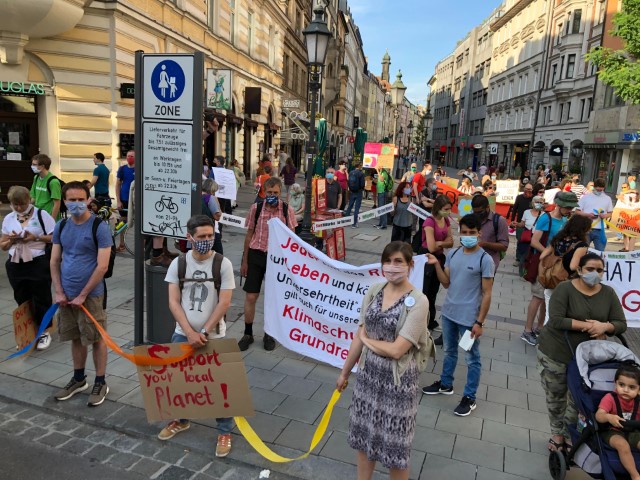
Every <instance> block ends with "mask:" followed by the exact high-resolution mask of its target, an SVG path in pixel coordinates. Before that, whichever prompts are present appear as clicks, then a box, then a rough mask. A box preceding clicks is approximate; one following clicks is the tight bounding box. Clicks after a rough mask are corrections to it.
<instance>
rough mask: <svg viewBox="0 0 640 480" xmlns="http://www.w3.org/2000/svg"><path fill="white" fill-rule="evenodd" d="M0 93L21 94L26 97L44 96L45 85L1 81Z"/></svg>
mask: <svg viewBox="0 0 640 480" xmlns="http://www.w3.org/2000/svg"><path fill="white" fill-rule="evenodd" d="M0 93H20V94H24V95H44V94H45V91H44V85H42V84H41V83H28V84H26V85H25V83H24V82H4V81H2V80H0Z"/></svg>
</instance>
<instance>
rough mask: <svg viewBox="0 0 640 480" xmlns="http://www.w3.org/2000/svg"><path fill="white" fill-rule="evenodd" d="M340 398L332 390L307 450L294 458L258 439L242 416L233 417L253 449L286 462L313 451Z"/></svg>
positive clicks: (272, 459) (270, 457)
mask: <svg viewBox="0 0 640 480" xmlns="http://www.w3.org/2000/svg"><path fill="white" fill-rule="evenodd" d="M339 399H340V392H339V391H338V390H334V392H333V395H332V396H331V400H329V404H328V405H327V409H326V410H325V411H324V414H323V415H322V420H320V424H319V425H318V428H316V431H315V432H314V434H313V438H312V439H311V445H310V446H309V450H308V451H307V452H306V453H303V454H302V455H300V456H299V457H296V458H286V457H282V456H280V455H278V454H277V453H275V452H274V451H273V450H271V449H270V448H269V447H267V446H266V445H265V444H264V442H263V441H262V440H261V439H260V437H259V436H258V434H257V433H256V432H255V431H254V430H253V428H251V425H249V422H247V419H246V418H244V417H235V418H234V420H235V421H236V426H237V427H238V430H240V433H241V434H242V435H243V436H244V438H245V439H246V440H247V442H249V445H251V446H252V447H253V449H254V450H255V451H256V452H258V453H259V454H260V455H262V456H263V457H264V458H266V459H267V460H270V461H272V462H274V463H287V462H293V461H295V460H302V459H303V458H307V457H308V456H309V454H310V453H311V452H312V451H313V449H314V448H316V447H317V446H318V444H319V443H320V440H322V437H324V434H325V433H326V432H327V427H328V426H329V420H331V414H332V413H333V407H334V406H335V405H336V403H337V402H338V400H339Z"/></svg>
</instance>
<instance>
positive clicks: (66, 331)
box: [51, 181, 113, 407]
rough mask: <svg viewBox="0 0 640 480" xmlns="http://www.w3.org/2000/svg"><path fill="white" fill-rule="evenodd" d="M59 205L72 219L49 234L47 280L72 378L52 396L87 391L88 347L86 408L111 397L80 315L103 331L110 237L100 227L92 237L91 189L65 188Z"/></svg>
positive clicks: (98, 348)
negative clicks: (67, 344)
mask: <svg viewBox="0 0 640 480" xmlns="http://www.w3.org/2000/svg"><path fill="white" fill-rule="evenodd" d="M62 200H63V201H64V202H65V205H66V206H67V211H68V213H69V216H70V218H68V219H66V220H63V221H62V222H59V223H58V224H57V225H56V228H55V230H54V231H53V249H52V251H51V279H52V282H53V286H54V289H55V293H56V296H55V302H56V303H57V304H58V305H60V309H59V318H58V333H59V334H60V340H61V341H71V356H72V358H73V377H72V378H71V380H70V381H69V383H67V384H66V385H65V387H64V388H63V389H61V390H60V391H59V392H58V393H56V394H55V399H56V400H59V401H62V400H68V399H69V398H71V397H73V396H74V395H75V394H76V393H79V392H82V391H84V390H86V389H87V388H89V385H88V384H87V377H86V375H85V373H84V367H85V363H86V360H87V354H88V349H87V347H88V346H89V345H91V346H92V353H93V364H94V368H95V370H96V378H95V382H94V385H93V388H92V389H91V394H90V395H89V401H88V405H89V406H92V407H95V406H98V405H100V404H101V403H102V402H104V399H105V398H106V396H107V393H109V387H107V384H106V382H105V378H104V377H105V372H106V368H107V346H106V344H105V342H104V340H103V339H102V337H101V336H100V333H99V332H98V329H97V328H96V327H95V325H94V324H93V322H92V321H91V320H90V319H89V318H87V316H86V315H85V313H84V312H83V311H82V310H81V309H80V306H81V305H84V306H85V308H86V309H87V310H88V311H89V313H90V314H91V316H93V318H94V319H95V320H96V321H97V322H98V323H99V324H100V325H101V326H102V327H103V328H104V329H106V328H107V315H106V312H105V311H104V308H103V306H102V301H103V297H104V283H103V279H104V275H105V273H106V272H107V269H108V267H109V257H110V254H111V245H112V244H113V240H112V239H111V232H110V230H109V226H108V225H107V224H106V223H104V222H102V221H100V222H99V223H98V225H97V230H96V231H95V238H94V235H93V228H94V227H93V223H94V221H96V220H95V218H94V216H93V215H91V213H90V212H89V209H88V208H87V207H88V204H89V189H88V188H87V186H86V185H84V184H83V183H82V182H75V181H74V182H69V183H67V184H66V185H65V186H64V187H63V188H62Z"/></svg>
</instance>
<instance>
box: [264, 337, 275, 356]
mask: <svg viewBox="0 0 640 480" xmlns="http://www.w3.org/2000/svg"><path fill="white" fill-rule="evenodd" d="M263 343H264V349H265V350H267V351H269V352H270V351H271V350H273V349H274V348H276V341H275V340H274V339H273V337H272V336H271V335H267V334H266V333H265V334H264V338H263Z"/></svg>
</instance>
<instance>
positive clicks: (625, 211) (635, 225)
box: [611, 207, 640, 237]
mask: <svg viewBox="0 0 640 480" xmlns="http://www.w3.org/2000/svg"><path fill="white" fill-rule="evenodd" d="M611 224H613V226H614V227H615V228H616V229H617V230H618V231H619V232H620V233H624V234H626V235H629V236H630V237H638V236H640V210H633V209H630V208H618V207H616V208H614V209H613V213H612V216H611Z"/></svg>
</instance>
